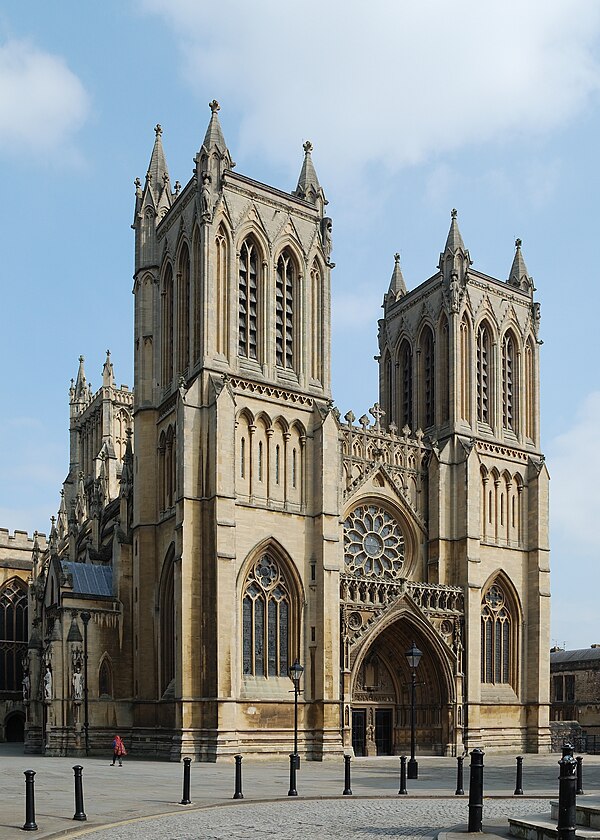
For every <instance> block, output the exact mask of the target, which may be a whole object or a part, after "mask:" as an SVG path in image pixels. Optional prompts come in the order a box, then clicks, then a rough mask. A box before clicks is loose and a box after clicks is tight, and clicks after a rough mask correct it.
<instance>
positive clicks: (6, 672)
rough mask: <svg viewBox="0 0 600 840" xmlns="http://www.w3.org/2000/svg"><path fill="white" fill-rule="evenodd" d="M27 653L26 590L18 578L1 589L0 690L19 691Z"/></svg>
mask: <svg viewBox="0 0 600 840" xmlns="http://www.w3.org/2000/svg"><path fill="white" fill-rule="evenodd" d="M26 653H27V589H26V587H25V584H24V583H22V582H21V581H20V580H11V581H9V582H8V583H7V584H6V585H5V586H4V587H3V588H2V590H1V591H0V691H21V688H22V685H21V683H22V679H23V667H22V662H23V657H24V656H25V654H26Z"/></svg>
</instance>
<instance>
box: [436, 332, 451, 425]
mask: <svg viewBox="0 0 600 840" xmlns="http://www.w3.org/2000/svg"><path fill="white" fill-rule="evenodd" d="M439 335H440V348H439V353H438V358H439V366H440V378H439V388H440V420H441V422H442V423H446V422H447V421H448V420H449V419H450V370H449V356H450V335H449V328H448V319H447V318H446V317H445V316H444V318H443V319H442V323H441V325H440V332H439Z"/></svg>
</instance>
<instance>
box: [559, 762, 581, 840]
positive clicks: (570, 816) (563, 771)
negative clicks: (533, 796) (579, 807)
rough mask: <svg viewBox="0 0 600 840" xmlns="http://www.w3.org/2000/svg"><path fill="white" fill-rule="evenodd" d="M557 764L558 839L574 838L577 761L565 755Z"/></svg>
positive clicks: (569, 839) (571, 839)
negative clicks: (558, 773) (558, 768)
mask: <svg viewBox="0 0 600 840" xmlns="http://www.w3.org/2000/svg"><path fill="white" fill-rule="evenodd" d="M558 765H559V767H560V775H559V777H558V779H559V781H558V825H557V828H558V840H575V821H576V799H575V783H576V778H575V773H576V770H577V762H576V761H575V759H574V758H573V756H572V755H565V756H563V758H561V760H560V761H559V762H558Z"/></svg>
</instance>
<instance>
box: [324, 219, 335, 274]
mask: <svg viewBox="0 0 600 840" xmlns="http://www.w3.org/2000/svg"><path fill="white" fill-rule="evenodd" d="M332 231H333V220H332V219H330V218H329V216H325V217H324V218H323V219H321V240H322V242H323V253H324V254H325V261H326V263H327V265H328V266H329V267H330V268H333V265H334V264H333V263H332V262H331V261H330V259H329V258H330V255H331V251H332V248H333V242H332Z"/></svg>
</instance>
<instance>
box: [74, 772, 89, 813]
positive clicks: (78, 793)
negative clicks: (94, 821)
mask: <svg viewBox="0 0 600 840" xmlns="http://www.w3.org/2000/svg"><path fill="white" fill-rule="evenodd" d="M73 773H74V774H75V813H74V814H73V819H74V820H79V821H80V822H84V821H85V820H87V817H86V815H85V811H84V810H83V779H82V777H81V774H82V773H83V767H82V766H81V764H76V765H75V767H73Z"/></svg>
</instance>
